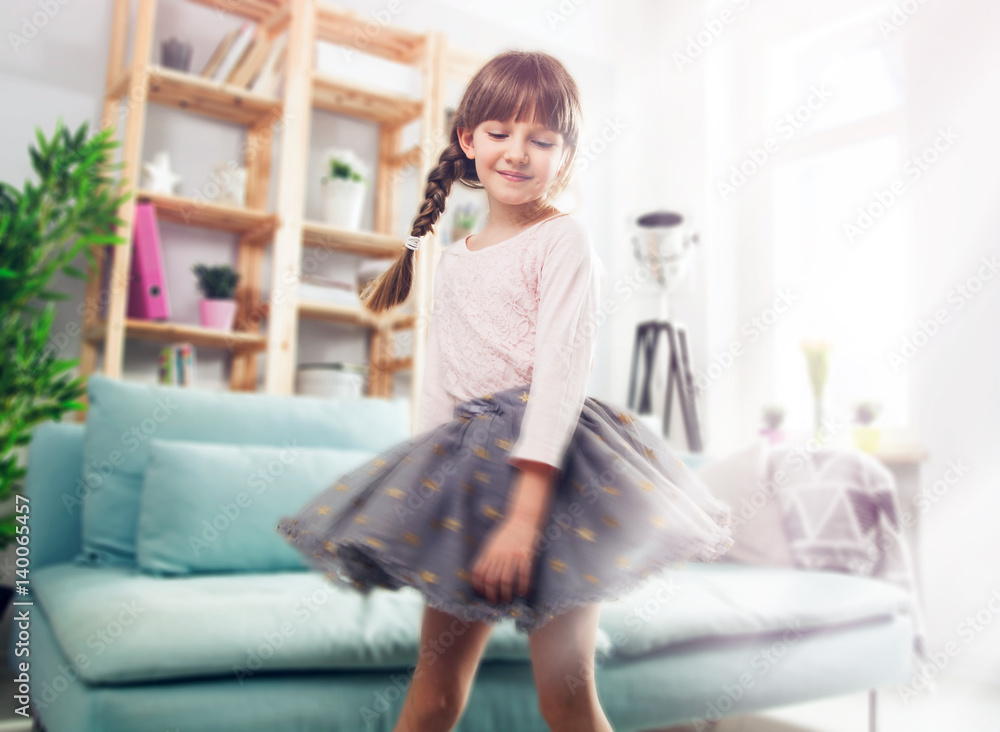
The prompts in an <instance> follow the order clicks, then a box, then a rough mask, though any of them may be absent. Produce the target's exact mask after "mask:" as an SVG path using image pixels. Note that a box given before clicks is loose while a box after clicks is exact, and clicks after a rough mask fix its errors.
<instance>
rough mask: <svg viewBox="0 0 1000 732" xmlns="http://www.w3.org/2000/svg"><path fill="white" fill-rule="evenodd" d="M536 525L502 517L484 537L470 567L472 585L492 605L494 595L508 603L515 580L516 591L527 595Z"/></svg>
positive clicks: (519, 519) (515, 517)
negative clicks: (501, 520) (500, 521)
mask: <svg viewBox="0 0 1000 732" xmlns="http://www.w3.org/2000/svg"><path fill="white" fill-rule="evenodd" d="M535 531H536V527H535V526H534V525H533V524H531V523H530V522H528V521H526V520H523V519H521V518H518V517H517V516H514V517H512V518H509V519H504V520H503V522H502V523H501V524H500V525H499V526H497V527H496V528H495V529H494V530H493V532H492V533H491V534H490V535H489V538H488V539H487V540H486V544H485V546H484V548H483V551H482V553H481V554H480V555H479V557H478V558H477V559H476V561H475V563H474V565H473V569H472V587H473V590H475V592H476V594H478V595H484V596H485V597H486V598H487V599H488V600H489V601H490V602H491V603H493V604H494V605H495V604H496V602H497V594H498V592H499V594H501V595H502V596H503V599H504V602H508V603H509V602H510V601H511V597H512V593H513V589H514V583H515V582H516V583H517V594H519V595H522V596H526V595H527V594H528V586H529V582H530V580H531V568H532V564H533V563H534V560H535V547H534V542H535Z"/></svg>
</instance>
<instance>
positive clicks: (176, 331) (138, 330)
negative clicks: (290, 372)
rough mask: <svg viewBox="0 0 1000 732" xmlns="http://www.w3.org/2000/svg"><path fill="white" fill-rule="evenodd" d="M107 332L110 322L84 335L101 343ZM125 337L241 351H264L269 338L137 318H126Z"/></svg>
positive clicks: (255, 334)
mask: <svg viewBox="0 0 1000 732" xmlns="http://www.w3.org/2000/svg"><path fill="white" fill-rule="evenodd" d="M107 332H108V331H107V322H106V321H102V322H99V323H97V324H96V325H93V326H90V327H89V328H88V329H87V330H86V332H85V333H84V338H85V339H86V340H87V341H90V342H91V343H98V342H101V341H103V340H104V339H105V338H106V337H107ZM125 337H126V338H133V339H136V340H141V341H155V342H157V343H179V342H185V343H191V344H192V345H194V346H204V347H206V348H222V349H228V350H232V351H240V352H246V351H250V352H254V351H262V350H264V348H266V346H267V339H266V338H265V337H264V336H262V335H260V334H259V333H241V332H238V331H233V332H227V331H220V330H212V329H210V328H202V327H200V326H197V325H190V324H188V323H165V322H161V321H155V320H136V319H134V318H126V319H125Z"/></svg>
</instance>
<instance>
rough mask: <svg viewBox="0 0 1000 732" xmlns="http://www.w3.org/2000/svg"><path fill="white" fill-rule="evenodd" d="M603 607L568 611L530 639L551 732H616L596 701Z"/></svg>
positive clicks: (540, 698)
mask: <svg viewBox="0 0 1000 732" xmlns="http://www.w3.org/2000/svg"><path fill="white" fill-rule="evenodd" d="M600 614H601V605H600V603H597V602H594V603H590V604H588V605H581V606H579V607H575V608H573V609H572V610H568V611H567V612H565V613H563V614H562V615H557V616H556V617H554V618H552V619H551V620H549V621H548V622H547V623H546V624H545V625H543V626H542V627H541V628H539V629H538V630H536V631H535V632H534V633H532V634H531V635H529V636H528V645H529V646H530V647H531V665H532V671H533V673H534V676H535V686H536V687H537V688H538V704H539V709H540V711H541V713H542V716H543V717H544V718H545V721H546V723H547V724H548V725H549V728H550V729H551V730H552V732H564V730H566V731H568V730H572V731H573V732H614V730H613V728H612V727H611V723H610V722H608V718H607V717H606V716H604V710H603V709H602V708H601V703H600V701H599V700H598V698H597V684H596V682H595V679H594V653H595V645H596V643H597V621H598V619H599V617H600Z"/></svg>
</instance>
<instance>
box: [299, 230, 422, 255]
mask: <svg viewBox="0 0 1000 732" xmlns="http://www.w3.org/2000/svg"><path fill="white" fill-rule="evenodd" d="M302 243H303V244H304V245H305V246H309V247H320V248H322V249H328V250H330V251H336V252H344V253H346V254H357V255H360V256H363V257H371V258H373V259H385V258H387V257H395V256H396V255H397V254H399V247H400V246H402V244H403V240H402V239H400V238H398V237H395V236H389V235H387V234H379V233H377V232H374V231H348V230H346V229H338V228H336V227H334V226H328V225H327V224H324V223H322V222H320V221H303V222H302Z"/></svg>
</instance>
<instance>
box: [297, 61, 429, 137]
mask: <svg viewBox="0 0 1000 732" xmlns="http://www.w3.org/2000/svg"><path fill="white" fill-rule="evenodd" d="M313 106H314V107H316V108H318V109H322V110H325V111H327V112H336V113H337V114H346V115H350V116H352V117H359V118H361V119H366V120H369V121H372V122H380V123H383V124H390V125H404V124H406V123H408V122H412V121H413V120H415V119H418V118H419V117H420V114H421V112H422V111H423V106H424V105H423V102H421V101H420V100H419V99H411V98H409V97H406V96H403V95H401V94H391V93H388V92H380V91H373V90H371V89H368V88H366V87H363V86H360V85H358V84H354V83H352V82H349V81H346V80H344V79H339V78H335V77H332V76H330V75H329V74H318V73H316V74H313Z"/></svg>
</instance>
